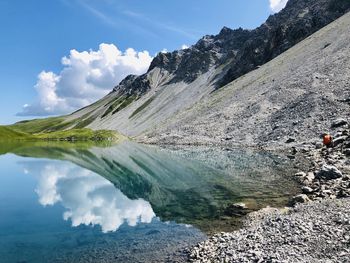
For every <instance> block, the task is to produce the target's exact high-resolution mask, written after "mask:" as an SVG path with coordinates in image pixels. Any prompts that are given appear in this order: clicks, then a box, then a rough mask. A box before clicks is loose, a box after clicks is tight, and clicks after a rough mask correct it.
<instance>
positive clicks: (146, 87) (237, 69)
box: [63, 0, 350, 143]
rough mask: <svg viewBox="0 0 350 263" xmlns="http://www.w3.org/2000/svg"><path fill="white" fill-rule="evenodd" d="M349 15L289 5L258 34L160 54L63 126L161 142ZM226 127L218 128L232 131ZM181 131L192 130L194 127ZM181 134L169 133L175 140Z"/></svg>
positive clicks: (336, 8) (335, 5) (319, 5)
mask: <svg viewBox="0 0 350 263" xmlns="http://www.w3.org/2000/svg"><path fill="white" fill-rule="evenodd" d="M349 9H350V1H347V0H319V1H316V0H306V1H302V0H289V2H288V3H287V5H286V7H285V8H284V9H283V10H282V11H281V12H279V13H277V14H274V15H271V16H270V17H269V18H268V19H267V21H266V22H265V23H264V24H262V25H261V26H260V27H258V28H257V29H254V30H246V29H242V28H239V29H236V30H233V29H229V28H227V27H224V28H223V29H222V30H221V31H220V33H219V34H218V35H215V36H213V35H207V36H204V37H203V38H201V39H200V40H199V41H198V42H197V43H196V44H195V45H193V46H191V47H189V48H187V49H184V50H178V51H174V52H171V53H159V54H158V55H157V56H156V57H155V58H154V60H153V61H152V63H151V65H150V67H149V69H148V71H147V72H146V73H145V74H143V75H141V76H135V75H130V76H128V77H126V78H125V79H124V80H123V81H122V82H121V83H120V84H119V85H117V86H116V87H114V89H113V90H112V91H111V93H110V94H108V95H107V96H105V97H104V98H102V99H101V100H99V101H97V102H96V103H94V104H92V105H90V106H87V107H85V108H83V109H81V110H78V111H76V112H74V113H73V114H71V115H68V116H65V117H64V119H65V121H64V122H63V126H64V127H65V128H75V127H76V126H79V128H81V127H88V128H92V129H96V130H98V129H110V130H117V131H118V132H121V133H123V134H125V135H127V136H131V137H137V138H138V139H140V138H142V137H143V136H144V135H146V134H147V137H152V136H156V137H158V139H159V138H160V133H161V131H166V130H167V128H166V127H165V126H168V128H169V127H174V125H172V123H171V121H174V122H175V123H181V120H179V118H180V116H184V115H186V112H188V111H191V108H193V107H194V106H195V105H196V104H198V103H199V102H201V101H206V100H209V101H210V100H211V99H212V97H213V94H214V93H216V92H218V91H220V90H221V89H222V88H223V87H224V86H227V84H229V83H232V82H234V81H236V80H237V79H239V78H241V77H242V76H245V75H246V74H249V73H250V72H254V71H255V70H257V69H259V68H260V67H261V66H262V65H265V64H266V63H267V62H269V61H271V60H272V59H274V58H276V57H278V56H279V55H280V54H283V53H284V52H285V51H286V50H289V49H290V48H291V47H293V46H295V44H297V43H299V42H300V41H303V40H304V39H305V38H307V37H309V36H310V35H311V34H312V33H314V32H316V31H317V30H319V29H320V28H322V27H324V26H325V25H327V24H329V23H330V22H332V21H334V20H335V19H337V18H338V17H340V16H341V15H343V14H344V13H346V12H347V11H349ZM247 85H249V84H247ZM251 95H252V96H257V94H251ZM227 99H229V98H227ZM207 114H208V113H207ZM233 114H234V113H233ZM193 115H194V116H195V115H196V114H195V113H193ZM194 119H195V118H194ZM222 121H223V122H222V123H218V122H214V123H215V124H216V125H222V126H227V123H226V122H225V120H222ZM64 124H67V125H64ZM187 124H188V125H187ZM179 125H180V124H179ZM181 125H183V126H184V127H187V128H189V127H188V126H191V125H192V126H193V125H194V122H193V121H192V122H189V123H185V124H183V123H182V124H181ZM164 127H165V128H164ZM187 128H186V129H187ZM207 128H210V127H207ZM157 129H158V132H155V130H157ZM176 130H178V129H177V128H176V129H174V132H171V131H170V132H169V129H168V130H167V131H166V133H172V134H173V135H174V134H175V131H176ZM189 130H191V129H190V128H189ZM184 134H185V135H184V136H186V132H184ZM175 135H176V134H175ZM175 137H176V136H175ZM175 137H174V138H175ZM214 137H215V136H214ZM221 139H222V138H221ZM221 139H220V140H217V142H220V141H221ZM142 140H143V139H142ZM200 140H201V139H200ZM144 141H146V142H157V141H158V142H160V141H162V142H165V141H164V140H163V139H161V140H160V139H159V140H157V139H154V140H148V139H146V140H144ZM168 142H171V143H177V140H176V139H171V140H169V141H168ZM197 143H198V142H197Z"/></svg>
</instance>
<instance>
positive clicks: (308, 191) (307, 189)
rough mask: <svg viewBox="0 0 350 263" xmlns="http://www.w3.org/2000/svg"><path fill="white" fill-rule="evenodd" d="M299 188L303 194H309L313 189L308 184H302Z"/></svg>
mask: <svg viewBox="0 0 350 263" xmlns="http://www.w3.org/2000/svg"><path fill="white" fill-rule="evenodd" d="M301 190H302V191H303V193H304V194H311V193H312V192H313V191H314V190H313V189H312V188H311V187H308V186H303V187H302V188H301Z"/></svg>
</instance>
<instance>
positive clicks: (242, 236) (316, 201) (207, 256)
mask: <svg viewBox="0 0 350 263" xmlns="http://www.w3.org/2000/svg"><path fill="white" fill-rule="evenodd" d="M333 125H335V126H336V128H337V132H336V134H335V135H334V141H333V145H332V147H329V148H326V147H324V146H323V147H322V144H319V143H318V144H316V145H314V147H309V149H305V147H302V148H300V147H299V148H298V147H293V149H292V152H293V153H294V154H295V155H298V154H300V153H301V155H303V156H304V157H305V158H307V159H310V160H312V161H313V164H314V166H313V167H312V168H311V170H309V171H300V172H299V173H297V174H296V175H295V176H296V179H297V180H298V181H300V183H301V190H302V192H303V194H300V195H298V196H295V197H294V198H292V199H291V206H292V207H289V208H285V209H275V208H267V209H263V210H260V211H257V212H254V213H251V214H250V215H248V217H247V219H246V222H245V227H244V228H243V229H241V230H239V231H235V232H232V233H220V234H216V235H214V236H212V237H211V238H210V239H208V240H206V241H204V242H202V243H200V244H198V245H197V246H195V247H193V248H192V249H190V251H189V262H276V263H277V262H290V263H295V262H321V263H322V262H325V263H326V262H327V263H328V262H329V263H330V262H344V263H345V262H350V212H349V211H350V160H349V155H350V130H349V125H348V122H347V121H345V120H337V121H335V123H334V124H333ZM339 126H341V127H339ZM345 126H346V127H345ZM306 148H307V147H306Z"/></svg>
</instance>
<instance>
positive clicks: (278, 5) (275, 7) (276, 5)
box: [270, 0, 288, 13]
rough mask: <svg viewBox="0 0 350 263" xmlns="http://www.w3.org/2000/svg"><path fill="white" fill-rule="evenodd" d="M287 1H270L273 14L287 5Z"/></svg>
mask: <svg viewBox="0 0 350 263" xmlns="http://www.w3.org/2000/svg"><path fill="white" fill-rule="evenodd" d="M287 2H288V0H270V8H271V10H272V11H273V12H275V13H276V12H279V11H281V10H282V9H283V8H284V7H285V6H286V4H287Z"/></svg>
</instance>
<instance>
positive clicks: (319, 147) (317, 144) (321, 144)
mask: <svg viewBox="0 0 350 263" xmlns="http://www.w3.org/2000/svg"><path fill="white" fill-rule="evenodd" d="M315 146H316V149H321V148H322V147H323V143H322V142H317V143H316V145H315Z"/></svg>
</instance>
